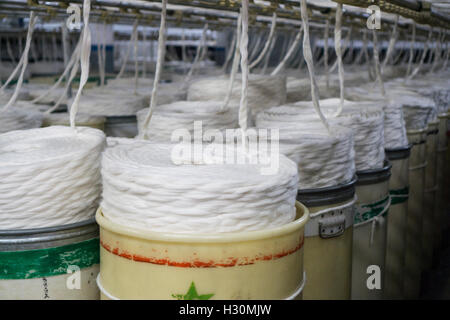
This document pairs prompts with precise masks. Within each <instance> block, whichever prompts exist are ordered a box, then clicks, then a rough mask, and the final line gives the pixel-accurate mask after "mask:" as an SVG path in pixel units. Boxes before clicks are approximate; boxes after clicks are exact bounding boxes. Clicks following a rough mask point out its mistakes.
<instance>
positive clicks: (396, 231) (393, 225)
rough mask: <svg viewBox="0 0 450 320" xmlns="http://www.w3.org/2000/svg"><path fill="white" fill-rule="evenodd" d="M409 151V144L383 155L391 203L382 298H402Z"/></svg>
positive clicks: (387, 151)
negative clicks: (385, 161)
mask: <svg viewBox="0 0 450 320" xmlns="http://www.w3.org/2000/svg"><path fill="white" fill-rule="evenodd" d="M410 152H411V145H409V146H406V147H404V148H398V149H390V150H386V156H387V157H388V159H389V162H390V163H391V164H392V169H391V173H392V175H391V179H390V180H389V193H390V196H391V206H390V208H389V215H388V229H387V245H386V273H385V281H384V287H385V295H384V298H386V299H401V298H402V297H403V275H404V272H405V270H404V269H405V248H406V230H407V228H406V226H407V214H408V197H409V179H408V177H409V175H408V174H409V156H410Z"/></svg>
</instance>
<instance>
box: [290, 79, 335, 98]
mask: <svg viewBox="0 0 450 320" xmlns="http://www.w3.org/2000/svg"><path fill="white" fill-rule="evenodd" d="M317 85H318V87H319V95H320V97H321V98H322V99H326V98H332V97H337V96H339V83H338V82H337V81H334V82H333V81H330V86H329V88H327V87H326V81H324V80H319V81H317ZM297 101H311V81H310V80H309V78H304V79H297V78H293V77H289V78H288V80H287V98H286V102H287V103H294V102H297Z"/></svg>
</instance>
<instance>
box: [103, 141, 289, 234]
mask: <svg viewBox="0 0 450 320" xmlns="http://www.w3.org/2000/svg"><path fill="white" fill-rule="evenodd" d="M173 147H174V146H173V145H165V144H153V143H151V142H149V141H144V140H136V141H130V140H128V141H127V142H126V143H118V144H117V145H116V146H115V147H111V148H108V149H107V150H106V151H105V153H104V155H103V160H102V177H103V201H102V203H101V207H102V209H103V212H104V214H105V216H106V217H107V218H108V219H110V220H111V221H113V222H115V223H118V224H122V225H127V226H129V227H137V228H141V229H142V228H145V229H147V230H151V231H157V232H171V233H191V234H195V233H223V232H243V231H250V230H261V229H266V228H271V227H275V226H281V225H283V224H286V223H288V222H290V221H293V220H294V218H295V207H294V204H295V197H296V194H297V183H298V176H297V170H296V166H295V164H294V163H293V162H292V161H290V160H289V159H287V158H286V157H284V156H280V163H279V170H278V172H277V173H276V174H274V175H261V173H260V169H261V165H258V164H206V163H203V164H197V165H193V164H183V165H175V164H174V163H173V161H172V159H171V155H172V150H173V149H172V148H173ZM213 157H215V158H216V160H217V159H218V160H220V159H221V160H223V157H221V156H219V155H215V156H213Z"/></svg>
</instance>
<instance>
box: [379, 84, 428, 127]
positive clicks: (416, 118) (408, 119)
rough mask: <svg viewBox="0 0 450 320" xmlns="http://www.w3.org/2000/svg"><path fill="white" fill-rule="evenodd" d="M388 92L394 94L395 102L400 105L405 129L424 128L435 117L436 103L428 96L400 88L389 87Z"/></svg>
mask: <svg viewBox="0 0 450 320" xmlns="http://www.w3.org/2000/svg"><path fill="white" fill-rule="evenodd" d="M388 94H389V95H393V94H395V95H396V100H395V101H396V103H398V104H400V105H401V106H402V108H403V114H404V118H405V126H406V129H407V130H420V129H424V128H426V127H427V125H428V122H429V121H432V120H434V119H436V117H437V108H436V104H435V103H434V101H433V100H432V99H430V98H427V97H425V96H423V95H420V94H418V93H416V92H413V91H411V90H406V89H401V88H395V89H391V90H389V92H388Z"/></svg>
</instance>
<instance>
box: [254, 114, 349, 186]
mask: <svg viewBox="0 0 450 320" xmlns="http://www.w3.org/2000/svg"><path fill="white" fill-rule="evenodd" d="M296 109H298V108H296ZM293 113H294V114H296V110H295V108H294V109H292V107H288V106H282V107H276V108H271V109H268V110H266V111H265V112H262V113H259V114H258V115H257V117H256V125H257V127H258V128H278V129H279V134H280V141H279V144H280V153H282V154H284V155H286V156H287V157H288V158H289V159H291V160H293V161H294V162H295V163H296V164H297V167H298V174H299V185H298V188H299V189H317V188H325V187H332V186H336V185H339V184H342V183H346V182H348V181H350V180H351V179H352V178H353V176H354V174H355V151H354V138H353V132H352V130H351V129H347V128H344V127H340V126H337V125H332V126H331V128H330V130H331V133H329V132H328V131H327V130H326V129H325V128H324V126H323V124H322V123H321V122H320V121H317V120H314V119H309V120H308V121H304V122H301V121H299V122H296V121H292V122H290V120H289V117H290V115H292V114H293Z"/></svg>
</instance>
